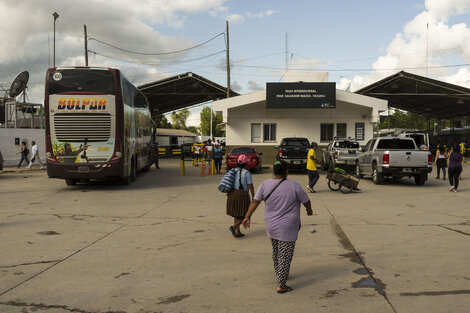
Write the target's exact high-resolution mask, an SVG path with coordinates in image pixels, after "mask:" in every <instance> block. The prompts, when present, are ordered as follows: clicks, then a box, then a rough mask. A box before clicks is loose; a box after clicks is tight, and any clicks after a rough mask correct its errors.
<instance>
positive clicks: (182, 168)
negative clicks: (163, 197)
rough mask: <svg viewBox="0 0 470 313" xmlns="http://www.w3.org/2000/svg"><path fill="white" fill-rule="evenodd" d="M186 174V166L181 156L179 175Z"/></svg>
mask: <svg viewBox="0 0 470 313" xmlns="http://www.w3.org/2000/svg"><path fill="white" fill-rule="evenodd" d="M184 175H186V167H185V165H184V158H181V163H180V176H184Z"/></svg>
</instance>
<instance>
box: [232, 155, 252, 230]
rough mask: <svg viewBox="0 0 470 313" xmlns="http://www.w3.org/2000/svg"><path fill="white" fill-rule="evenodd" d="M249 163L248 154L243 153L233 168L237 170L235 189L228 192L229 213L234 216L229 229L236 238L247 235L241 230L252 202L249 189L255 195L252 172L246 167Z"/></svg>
mask: <svg viewBox="0 0 470 313" xmlns="http://www.w3.org/2000/svg"><path fill="white" fill-rule="evenodd" d="M247 163H248V158H247V157H246V155H244V154H242V155H240V156H239V157H238V160H237V167H236V168H235V169H232V171H235V172H236V173H235V182H234V185H233V189H232V190H231V191H230V192H229V193H228V194H227V215H230V216H232V217H233V225H232V226H230V227H229V229H230V231H231V232H232V236H233V237H235V238H240V237H243V236H245V234H242V232H241V231H240V225H241V224H242V221H243V218H244V217H245V214H246V212H247V211H248V207H249V206H250V202H251V200H250V194H249V193H248V191H250V193H251V197H252V198H253V197H254V195H255V189H254V187H253V180H252V178H251V173H250V171H248V170H247V169H245V167H246V164H247Z"/></svg>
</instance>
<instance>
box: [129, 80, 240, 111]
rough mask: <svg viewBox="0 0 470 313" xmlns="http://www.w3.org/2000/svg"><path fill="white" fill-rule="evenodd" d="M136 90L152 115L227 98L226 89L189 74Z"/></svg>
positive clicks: (234, 94) (233, 94)
mask: <svg viewBox="0 0 470 313" xmlns="http://www.w3.org/2000/svg"><path fill="white" fill-rule="evenodd" d="M138 88H139V90H140V91H142V93H143V94H144V95H145V96H146V97H147V98H148V101H149V105H150V111H151V112H152V114H164V113H168V112H171V111H175V110H178V109H182V108H185V107H189V106H192V105H195V104H199V103H204V102H207V101H211V100H218V99H222V98H225V97H226V96H227V88H225V87H222V86H221V85H219V84H216V83H214V82H213V81H210V80H208V79H206V78H204V77H202V76H199V75H196V74H194V73H191V72H188V73H185V74H180V75H176V76H173V77H168V78H165V79H162V80H159V81H156V82H153V83H149V84H145V85H142V86H139V87H138ZM230 96H231V97H233V96H238V93H236V92H234V91H233V90H230Z"/></svg>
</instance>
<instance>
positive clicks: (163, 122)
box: [152, 114, 171, 128]
mask: <svg viewBox="0 0 470 313" xmlns="http://www.w3.org/2000/svg"><path fill="white" fill-rule="evenodd" d="M152 119H153V121H154V122H155V124H156V125H157V128H171V123H170V122H168V119H167V118H166V116H165V115H163V114H157V115H154V116H152Z"/></svg>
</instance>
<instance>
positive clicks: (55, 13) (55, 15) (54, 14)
mask: <svg viewBox="0 0 470 313" xmlns="http://www.w3.org/2000/svg"><path fill="white" fill-rule="evenodd" d="M52 16H53V17H54V57H53V60H54V63H53V64H54V67H55V21H56V20H57V19H58V18H59V14H57V12H54V13H52Z"/></svg>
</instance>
